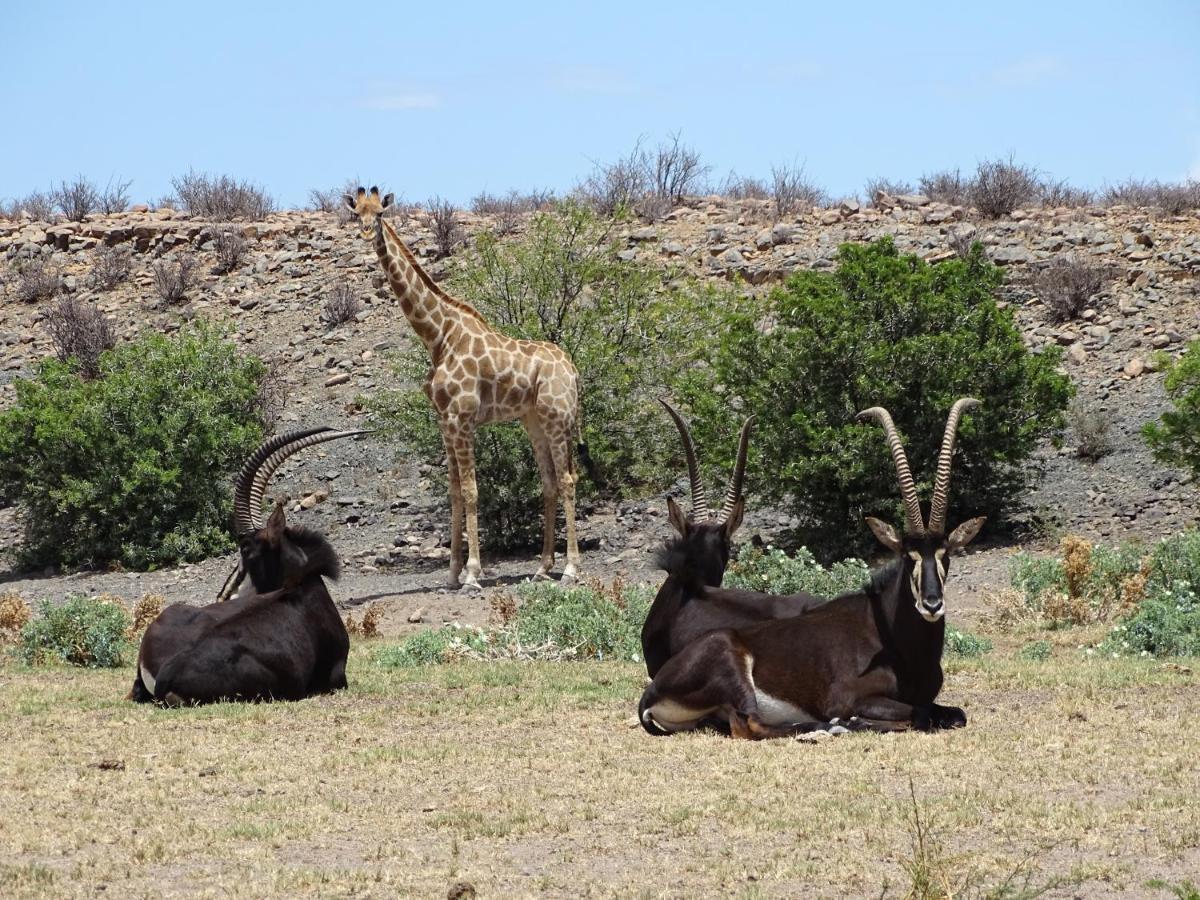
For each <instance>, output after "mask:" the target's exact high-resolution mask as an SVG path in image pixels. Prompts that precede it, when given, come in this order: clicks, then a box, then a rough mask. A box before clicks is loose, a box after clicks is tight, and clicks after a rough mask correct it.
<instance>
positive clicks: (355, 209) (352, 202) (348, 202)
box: [342, 194, 358, 212]
mask: <svg viewBox="0 0 1200 900" xmlns="http://www.w3.org/2000/svg"><path fill="white" fill-rule="evenodd" d="M342 199H343V200H345V201H346V205H347V206H348V207H350V209H351V210H352V211H353V212H358V203H357V202H356V201H355V199H354V198H353V197H351V196H350V195H349V194H344V195H342Z"/></svg>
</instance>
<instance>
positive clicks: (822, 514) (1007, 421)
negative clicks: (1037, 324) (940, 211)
mask: <svg viewBox="0 0 1200 900" xmlns="http://www.w3.org/2000/svg"><path fill="white" fill-rule="evenodd" d="M1001 279H1002V275H1001V272H1000V270H999V269H998V268H997V267H996V266H994V265H992V264H991V263H990V262H988V261H987V259H986V258H985V257H984V255H983V250H982V247H980V246H978V245H976V246H975V247H974V248H973V249H972V251H971V252H970V253H969V254H968V256H967V258H966V259H962V260H948V261H945V262H942V263H940V264H938V265H936V266H931V265H928V264H926V263H925V262H923V261H922V260H920V259H919V258H918V257H916V256H902V255H901V254H900V253H899V252H898V251H897V250H896V247H895V245H894V244H893V242H892V241H891V239H883V240H880V241H877V242H874V243H871V244H863V245H858V244H845V245H843V246H842V247H841V250H840V253H839V264H838V268H837V271H836V272H835V273H832V274H830V273H824V272H817V271H804V272H798V273H796V274H795V275H793V276H792V277H791V278H790V279H789V280H788V281H787V282H786V284H785V285H784V286H783V287H781V288H778V289H776V290H775V291H773V292H772V293H771V295H770V297H769V299H768V300H767V303H766V306H765V308H764V307H761V306H759V307H756V306H754V305H752V304H744V303H743V304H731V305H729V306H728V307H727V308H725V309H723V310H721V313H722V317H721V321H720V322H719V324H718V325H716V326H713V327H712V332H713V334H714V335H716V336H717V337H716V341H717V347H716V349H715V351H714V352H713V354H712V357H711V359H710V361H709V365H707V366H695V367H692V368H690V369H689V370H687V371H685V372H684V373H683V374H682V376H681V378H680V384H679V388H678V393H679V394H681V395H682V396H684V397H685V398H686V399H687V400H688V401H689V406H690V410H691V413H692V420H693V424H694V427H695V431H696V433H697V437H698V438H699V439H701V440H703V439H705V438H711V437H712V436H713V435H714V433H716V434H721V435H725V434H731V433H733V432H734V430H735V428H736V422H737V419H738V418H739V417H741V416H744V415H745V414H746V413H755V414H757V416H758V423H757V426H756V428H755V432H754V439H753V440H752V441H751V457H752V462H751V468H750V471H751V472H757V473H760V477H758V478H756V479H754V480H753V482H752V487H757V488H758V489H759V490H760V491H761V492H762V493H763V494H765V495H766V497H767V498H768V499H770V500H772V501H776V502H779V503H782V504H785V505H786V506H787V507H788V508H789V509H790V510H791V511H792V512H793V514H794V515H795V516H796V517H797V518H798V519H799V521H800V526H799V528H798V530H797V534H796V535H795V537H796V538H797V540H798V541H799V542H800V543H803V544H804V545H805V546H807V547H809V548H810V549H811V550H812V551H813V552H814V553H815V554H816V555H817V557H818V558H821V559H836V558H840V557H841V556H846V555H850V554H854V553H861V552H863V551H864V550H866V549H867V548H870V547H872V546H873V541H871V540H870V537H869V532H868V531H867V528H866V526H865V525H864V524H863V521H862V517H863V515H864V514H872V515H876V516H883V517H886V518H889V519H891V520H892V521H896V522H900V521H903V517H902V515H901V507H900V503H899V499H898V494H899V490H898V488H897V485H896V475H895V470H894V468H893V466H892V462H891V457H890V455H889V453H888V450H887V446H886V443H885V442H884V439H883V435H882V434H881V431H880V428H879V427H878V425H874V424H862V423H857V422H856V421H855V413H857V412H858V411H860V410H862V409H865V408H867V407H870V406H884V407H886V408H887V409H888V410H889V411H890V412H891V414H892V416H893V418H894V419H895V422H896V425H897V427H898V428H899V430H900V432H901V434H902V435H903V436H904V438H905V446H906V449H907V452H908V458H909V462H910V464H911V465H912V468H913V473H914V475H915V477H916V480H917V485H918V488H919V489H920V490H922V492H923V495H924V496H926V497H928V496H929V493H930V491H931V486H932V480H933V474H934V471H935V468H936V460H937V452H938V449H939V447H940V445H941V439H942V432H943V429H944V427H945V421H946V414H947V413H948V412H949V410H950V406H951V404H952V403H953V402H954V400H956V399H957V398H958V397H961V396H975V397H979V398H981V399H982V400H983V401H984V404H983V406H981V407H979V408H978V409H975V410H972V411H971V412H970V413H969V414H968V415H967V416H965V417H964V419H963V422H962V426H961V428H960V429H959V435H960V439H959V447H960V453H959V454H958V458H957V459H956V460H955V471H954V480H953V488H952V490H951V495H950V510H949V517H950V520H951V524H954V523H955V522H957V521H960V520H962V519H965V518H967V517H970V516H977V515H986V516H987V517H988V520H989V525H990V526H996V525H997V524H1000V523H1001V522H1002V521H1003V519H1004V518H1005V516H1006V515H1007V514H1008V513H1010V512H1012V511H1013V510H1014V509H1016V507H1017V499H1018V498H1019V496H1020V494H1021V492H1022V491H1023V490H1024V489H1025V488H1026V487H1027V486H1028V485H1029V483H1030V481H1031V480H1032V479H1033V478H1034V477H1035V476H1036V473H1037V469H1036V467H1033V466H1029V465H1026V462H1027V460H1028V458H1029V456H1030V454H1031V453H1032V452H1033V450H1034V448H1035V447H1036V446H1037V444H1038V442H1039V441H1041V440H1042V439H1044V438H1046V437H1048V436H1051V435H1054V434H1056V433H1057V431H1058V430H1059V429H1060V428H1061V427H1062V424H1063V410H1064V409H1065V407H1066V405H1067V401H1068V400H1069V399H1070V394H1071V387H1070V382H1069V380H1068V379H1067V378H1066V377H1065V376H1064V375H1062V374H1061V373H1060V372H1059V371H1058V362H1059V358H1060V352H1059V350H1058V349H1057V348H1053V347H1050V348H1046V349H1045V350H1044V351H1043V352H1042V353H1039V354H1034V353H1031V352H1030V351H1029V350H1028V349H1027V348H1026V346H1025V341H1024V339H1023V337H1022V335H1021V332H1020V330H1019V329H1018V328H1017V327H1016V325H1015V323H1014V321H1013V317H1012V313H1011V312H1010V311H1009V310H1008V309H1002V308H1000V307H999V306H998V305H997V303H996V301H995V298H994V294H995V292H996V289H997V288H998V287H999V285H1000V282H1001ZM712 445H713V451H710V452H709V453H708V454H707V458H708V460H709V462H710V463H712V464H716V465H718V466H721V467H722V469H723V470H724V471H727V470H728V469H727V467H728V466H729V465H730V463H731V457H732V453H733V446H732V443H730V442H727V441H726V442H724V443H722V442H718V441H715V440H714V441H712ZM721 452H723V453H724V457H723V458H722V457H721V455H720V453H721Z"/></svg>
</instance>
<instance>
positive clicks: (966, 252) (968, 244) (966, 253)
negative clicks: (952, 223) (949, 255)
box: [946, 231, 977, 259]
mask: <svg viewBox="0 0 1200 900" xmlns="http://www.w3.org/2000/svg"><path fill="white" fill-rule="evenodd" d="M976 240H977V238H976V236H975V232H974V231H951V232H950V234H949V235H948V236H947V237H946V243H947V244H949V245H950V249H951V250H953V251H954V255H955V256H957V257H958V258H959V259H968V258H969V257H970V256H971V248H972V247H974V246H975V242H976Z"/></svg>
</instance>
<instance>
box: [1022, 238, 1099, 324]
mask: <svg viewBox="0 0 1200 900" xmlns="http://www.w3.org/2000/svg"><path fill="white" fill-rule="evenodd" d="M1033 281H1034V288H1035V289H1036V290H1037V294H1038V297H1039V298H1040V299H1041V301H1042V302H1043V303H1044V304H1045V305H1046V309H1047V310H1048V311H1049V313H1050V316H1051V318H1053V319H1054V320H1056V321H1059V322H1065V321H1068V320H1070V319H1074V318H1076V317H1078V315H1079V314H1080V313H1081V312H1083V310H1084V308H1085V307H1087V305H1088V303H1089V302H1090V301H1091V299H1092V298H1093V297H1094V296H1096V294H1097V293H1098V292H1099V291H1100V288H1101V286H1102V285H1103V283H1104V269H1103V268H1102V267H1100V266H1098V265H1096V264H1095V263H1091V262H1088V261H1086V260H1083V259H1080V258H1079V257H1078V256H1075V255H1073V254H1070V255H1067V256H1060V257H1058V258H1057V259H1055V260H1054V261H1053V262H1051V263H1050V264H1049V265H1047V266H1044V267H1043V268H1041V269H1039V270H1038V271H1037V273H1036V274H1035V275H1034V279H1033Z"/></svg>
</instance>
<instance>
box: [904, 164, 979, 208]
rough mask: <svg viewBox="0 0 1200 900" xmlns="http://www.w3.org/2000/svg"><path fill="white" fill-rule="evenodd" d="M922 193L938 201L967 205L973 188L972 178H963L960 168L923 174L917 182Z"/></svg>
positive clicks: (953, 204)
mask: <svg viewBox="0 0 1200 900" xmlns="http://www.w3.org/2000/svg"><path fill="white" fill-rule="evenodd" d="M917 187H918V188H919V189H920V191H921V193H922V194H924V195H925V196H926V197H928V198H929V199H930V200H933V201H935V202H937V203H949V204H950V205H951V206H965V205H966V204H967V200H968V193H969V191H970V189H971V181H970V179H967V178H963V175H962V172H960V171H959V170H958V169H945V170H943V171H941V172H932V173H930V174H928V175H922V176H921V180H920V181H919V182H918V183H917Z"/></svg>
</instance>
